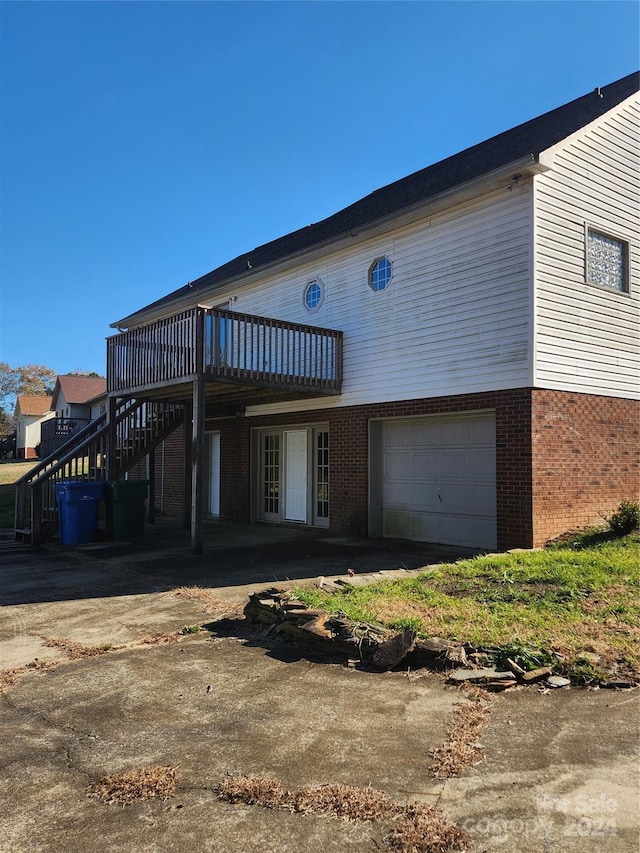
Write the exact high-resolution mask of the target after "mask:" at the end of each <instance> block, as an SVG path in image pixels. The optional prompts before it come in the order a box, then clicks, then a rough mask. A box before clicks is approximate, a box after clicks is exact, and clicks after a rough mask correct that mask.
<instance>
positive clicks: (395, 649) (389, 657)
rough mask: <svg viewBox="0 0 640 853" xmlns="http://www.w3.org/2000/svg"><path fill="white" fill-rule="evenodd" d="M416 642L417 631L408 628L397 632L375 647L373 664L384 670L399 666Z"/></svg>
mask: <svg viewBox="0 0 640 853" xmlns="http://www.w3.org/2000/svg"><path fill="white" fill-rule="evenodd" d="M415 642H416V633H415V631H411V630H410V629H407V630H406V631H402V632H401V633H400V634H395V635H394V636H393V637H391V639H389V640H386V641H385V642H384V643H380V645H379V646H378V647H377V648H376V649H375V651H374V653H373V657H372V660H371V662H372V664H373V666H375V668H376V669H380V670H382V671H383V672H384V671H385V670H389V669H393V667H394V666H398V664H400V663H402V661H403V660H404V659H405V658H406V656H407V655H408V654H409V652H410V651H411V649H412V648H413V647H414V645H415Z"/></svg>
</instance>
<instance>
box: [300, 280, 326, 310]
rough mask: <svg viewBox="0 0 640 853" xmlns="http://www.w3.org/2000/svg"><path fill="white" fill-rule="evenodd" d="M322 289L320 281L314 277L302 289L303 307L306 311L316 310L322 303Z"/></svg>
mask: <svg viewBox="0 0 640 853" xmlns="http://www.w3.org/2000/svg"><path fill="white" fill-rule="evenodd" d="M323 298H324V289H323V287H322V282H321V281H320V280H319V279H317V278H314V279H313V281H310V282H309V283H308V284H307V286H306V287H305V289H304V307H305V308H306V309H307V311H316V310H317V309H318V308H319V307H320V305H321V304H322V300H323Z"/></svg>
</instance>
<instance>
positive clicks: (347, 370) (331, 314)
mask: <svg viewBox="0 0 640 853" xmlns="http://www.w3.org/2000/svg"><path fill="white" fill-rule="evenodd" d="M531 225H532V220H531V197H530V185H529V184H528V183H526V182H525V183H523V184H522V185H520V186H519V187H516V188H514V190H513V191H509V190H508V188H507V187H505V188H504V189H503V190H500V191H497V192H494V193H492V194H491V195H488V196H485V197H484V198H482V199H479V200H476V201H474V202H471V203H467V204H465V205H461V206H459V207H457V208H454V209H452V210H450V211H448V212H446V213H441V214H438V215H435V216H432V217H431V218H430V219H426V220H424V221H422V222H419V223H417V224H414V225H411V226H405V227H403V228H399V229H397V230H395V231H394V232H391V233H390V234H388V235H385V236H384V237H379V238H376V239H372V240H370V241H368V242H366V243H363V244H359V245H358V246H356V247H353V248H351V249H343V250H341V251H339V252H335V253H334V254H332V255H328V256H327V258H326V260H324V261H323V263H318V262H316V263H313V264H311V263H310V264H306V265H304V266H300V267H298V268H297V269H294V270H291V271H288V272H287V273H286V274H283V275H279V276H273V277H271V278H269V279H263V280H262V281H260V282H257V283H256V285H254V286H253V287H245V288H243V289H242V290H239V291H238V295H237V301H236V302H234V308H235V309H236V310H238V311H242V312H246V313H255V314H258V315H262V316H270V317H278V318H282V319H285V320H289V321H292V322H302V323H305V322H306V323H308V322H310V318H309V312H308V311H306V310H305V309H304V306H303V300H302V295H303V292H304V288H305V286H306V285H307V283H308V282H309V281H310V280H312V279H314V278H317V277H320V278H321V279H322V281H323V283H324V301H323V302H322V304H321V306H320V307H319V309H318V310H317V311H315V312H314V314H313V321H312V322H313V324H314V325H317V326H325V327H327V328H333V329H339V330H342V331H343V333H344V381H343V393H342V395H341V396H339V397H335V398H332V397H329V398H327V397H325V398H316V399H313V400H309V401H308V402H305V403H303V404H301V403H300V401H296V402H292V403H280V404H273V405H268V406H260V407H255V408H254V409H249V411H248V412H247V414H249V415H250V414H260V413H266V412H274V411H292V410H300V409H312V408H326V407H330V406H352V405H357V404H364V403H371V402H378V401H388V400H404V399H412V398H416V397H435V396H443V395H447V394H461V393H468V392H474V391H487V390H496V389H503V388H516V387H521V386H523V385H528V384H530V338H531V328H532V323H531V309H530V282H531V279H532V265H531V237H530V233H531ZM380 257H387V258H389V260H390V261H391V263H392V264H393V277H392V279H391V281H390V282H389V284H388V286H387V288H386V289H385V290H384V291H381V292H374V291H373V290H372V289H371V287H370V286H369V285H368V275H369V270H370V268H371V264H372V262H373V261H374V260H375V259H376V258H380Z"/></svg>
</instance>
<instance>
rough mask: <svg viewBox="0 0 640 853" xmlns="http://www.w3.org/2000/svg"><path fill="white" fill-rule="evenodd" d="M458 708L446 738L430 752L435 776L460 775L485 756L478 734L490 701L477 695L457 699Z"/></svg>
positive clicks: (484, 720)
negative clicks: (487, 703) (466, 698)
mask: <svg viewBox="0 0 640 853" xmlns="http://www.w3.org/2000/svg"><path fill="white" fill-rule="evenodd" d="M455 709H456V710H455V713H454V716H453V721H452V723H451V726H450V727H449V731H448V734H447V740H446V741H445V742H444V743H443V744H442V746H439V747H437V748H436V749H434V750H432V752H431V755H432V757H433V759H434V763H433V765H432V766H431V772H432V774H433V775H434V776H435V778H436V779H442V780H444V779H450V778H451V777H452V776H459V775H460V774H461V773H462V772H463V771H464V770H465V769H466V768H467V767H471V766H472V765H473V764H478V763H479V762H480V761H482V759H483V758H484V750H483V749H482V747H481V746H479V744H478V738H479V736H480V732H481V731H482V728H483V727H484V726H485V725H486V722H487V717H488V713H489V709H488V707H487V705H486V704H485V703H484V702H483V701H482V700H481V699H480V698H479V697H476V698H474V700H473V701H472V702H458V703H456V705H455Z"/></svg>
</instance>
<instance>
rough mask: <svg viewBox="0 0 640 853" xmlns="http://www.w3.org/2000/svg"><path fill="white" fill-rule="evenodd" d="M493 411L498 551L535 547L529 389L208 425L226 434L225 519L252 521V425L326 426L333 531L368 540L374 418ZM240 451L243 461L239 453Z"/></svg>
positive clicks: (222, 487) (223, 438) (223, 440)
mask: <svg viewBox="0 0 640 853" xmlns="http://www.w3.org/2000/svg"><path fill="white" fill-rule="evenodd" d="M487 409H494V410H495V413H496V468H497V471H496V474H497V506H498V547H499V548H500V549H506V548H515V547H530V545H531V542H532V539H533V530H532V520H531V507H532V499H531V489H530V483H531V429H530V423H531V392H530V390H528V389H518V390H515V391H496V392H491V393H484V394H463V395H457V396H451V397H438V398H433V399H427V400H410V401H405V402H401V403H380V404H374V405H369V406H353V407H350V408H343V409H322V410H318V411H313V412H297V413H287V414H280V415H270V416H265V417H257V418H242V419H237V420H227V421H219V422H217V423H215V422H207V429H220V432H221V437H220V448H221V459H222V471H221V484H220V492H221V515H222V516H223V517H224V518H228V519H230V520H235V521H244V522H246V521H249V519H250V517H251V511H250V501H251V481H250V470H249V465H250V439H251V429H252V428H263V427H271V426H273V427H280V426H285V425H291V426H296V425H299V424H314V423H328V424H329V434H330V460H331V462H330V465H331V474H330V507H331V510H330V512H331V517H330V529H331V531H333V532H335V533H339V534H343V535H350V536H366V535H367V533H368V517H369V506H368V491H369V421H370V420H371V419H377V418H392V417H420V416H422V415H438V414H442V415H445V414H455V413H464V412H473V411H479V410H487ZM238 452H239V453H240V455H239V456H238V455H236V454H237V453H238Z"/></svg>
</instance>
